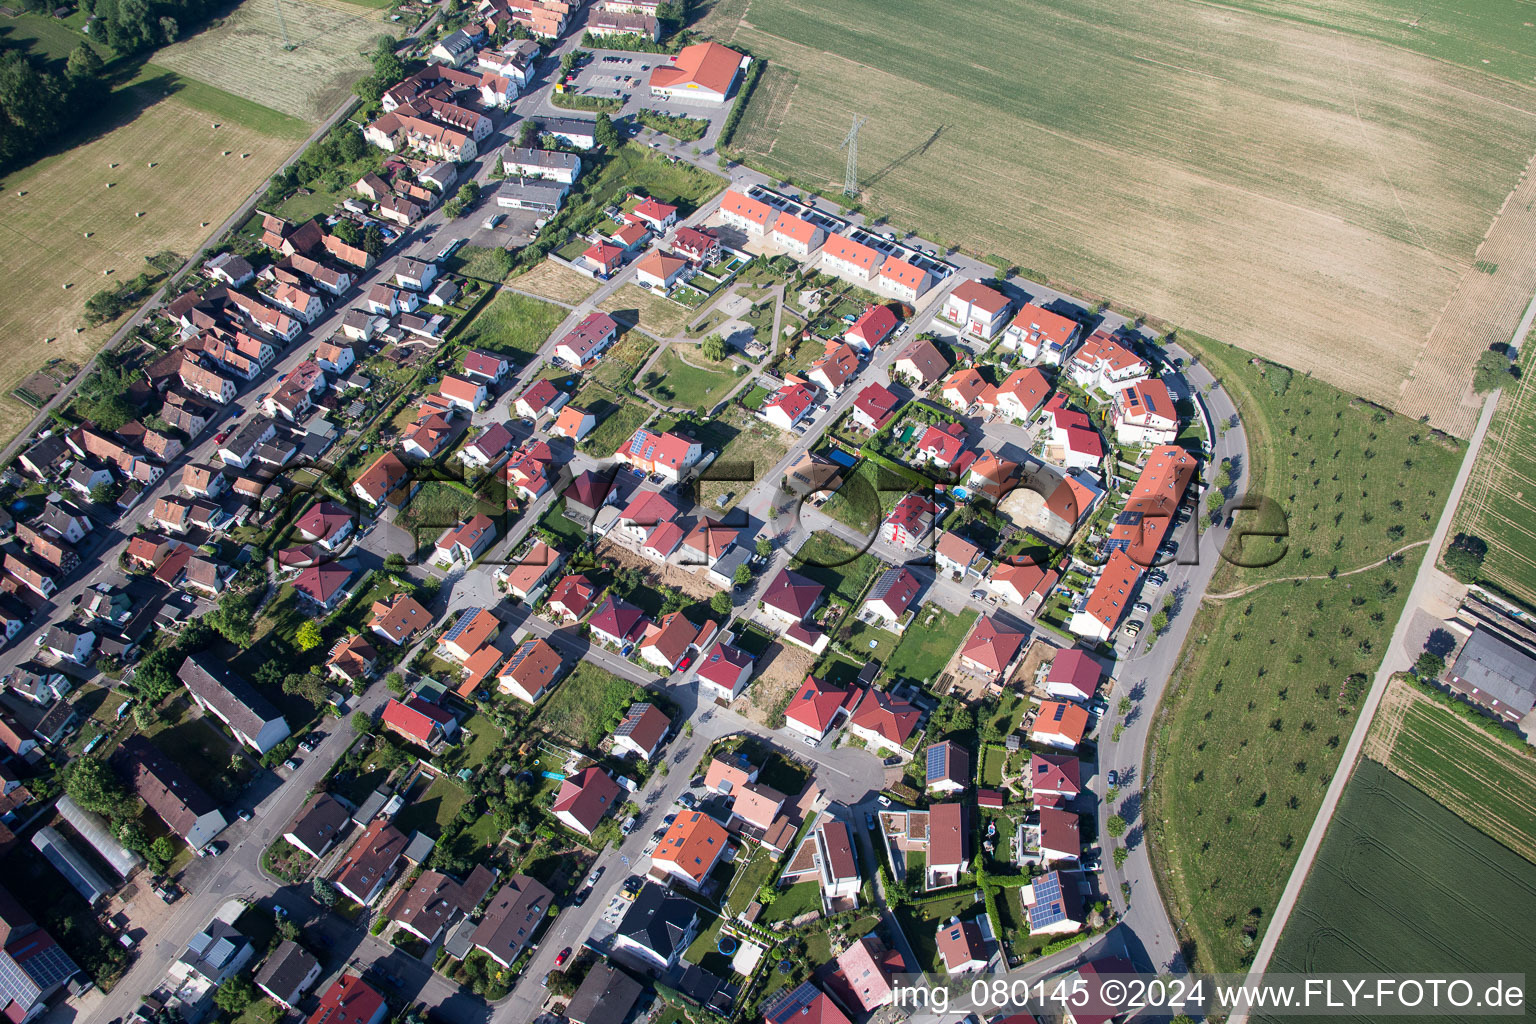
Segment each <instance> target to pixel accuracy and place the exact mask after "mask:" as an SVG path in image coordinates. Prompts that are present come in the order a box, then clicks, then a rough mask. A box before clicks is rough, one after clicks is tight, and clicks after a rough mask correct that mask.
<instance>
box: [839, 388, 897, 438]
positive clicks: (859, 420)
mask: <svg viewBox="0 0 1536 1024" xmlns="http://www.w3.org/2000/svg"><path fill="white" fill-rule="evenodd" d="M900 405H901V399H899V398H897V397H896V396H895V395H894V394H892V393H891V391H890V389H889V388H886V387H883V386H882V385H879V384H868V385H865V387H864V390H863V391H860V392H859V395H858V397H857V398H855V399H854V400H853V415H852V417H851V418H852V421H853V423H854V425H855V426H857V427H859V428H860V429H862V430H868V431H870V432H874V431H876V430H879V429H880V428H881V427H883V426H885V425H886V424H887V423H889V422H890V419H891V417H892V416H894V415H895V414H896V409H897V408H898V407H899V406H900Z"/></svg>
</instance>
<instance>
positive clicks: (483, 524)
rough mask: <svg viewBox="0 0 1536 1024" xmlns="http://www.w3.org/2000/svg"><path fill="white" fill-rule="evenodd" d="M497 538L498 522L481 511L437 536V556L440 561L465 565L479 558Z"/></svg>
mask: <svg viewBox="0 0 1536 1024" xmlns="http://www.w3.org/2000/svg"><path fill="white" fill-rule="evenodd" d="M495 539H496V524H495V523H493V522H491V518H490V516H487V515H485V514H484V513H480V514H478V515H476V516H474V517H473V518H472V519H469V520H467V521H466V522H463V523H460V524H459V525H458V526H455V527H453V528H451V529H448V530H445V531H443V535H442V536H441V537H439V538H437V551H436V556H437V559H438V561H440V562H448V563H449V564H457V563H459V562H463V563H464V564H465V565H468V564H470V563H472V562H473V561H474V560H475V559H477V558H479V557H480V556H481V555H482V554H483V553H484V552H485V549H486V548H488V547H490V546H491V541H493V540H495Z"/></svg>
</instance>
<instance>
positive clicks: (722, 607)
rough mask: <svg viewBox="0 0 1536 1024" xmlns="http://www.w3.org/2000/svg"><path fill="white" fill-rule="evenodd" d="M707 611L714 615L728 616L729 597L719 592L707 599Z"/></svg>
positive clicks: (729, 608) (729, 607)
mask: <svg viewBox="0 0 1536 1024" xmlns="http://www.w3.org/2000/svg"><path fill="white" fill-rule="evenodd" d="M709 610H710V611H712V612H714V613H715V614H716V615H729V614H730V613H731V595H730V594H727V593H726V592H725V591H723V590H722V591H719V592H717V593H716V594H715V596H714V597H711V598H710V599H709Z"/></svg>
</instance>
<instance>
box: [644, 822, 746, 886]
mask: <svg viewBox="0 0 1536 1024" xmlns="http://www.w3.org/2000/svg"><path fill="white" fill-rule="evenodd" d="M729 842H730V834H729V833H728V832H726V830H725V829H724V828H723V827H722V826H721V825H720V823H719V822H717V821H715V819H713V818H711V817H710V816H709V815H707V814H704V813H703V812H701V811H688V812H685V813H682V814H679V815H678V817H677V820H676V821H674V822H673V823H672V826H671V827H670V828H669V829H667V832H666V834H665V835H663V836H662V837H661V843H660V844H659V845H658V846H657V847H656V850H655V852H654V853H652V854H651V868H652V870H653V871H661V872H664V873H665V874H667V875H669V876H671V877H672V879H673V880H675V881H677V882H679V883H681V884H683V885H685V886H687V887H688V888H690V889H693V890H695V891H698V890H700V889H702V888H703V887H704V883H705V881H707V880H708V878H709V875H710V872H712V871H714V870H715V865H716V864H718V863H720V858H721V857H722V856H724V854H725V850H726V847H727V846H728V845H729Z"/></svg>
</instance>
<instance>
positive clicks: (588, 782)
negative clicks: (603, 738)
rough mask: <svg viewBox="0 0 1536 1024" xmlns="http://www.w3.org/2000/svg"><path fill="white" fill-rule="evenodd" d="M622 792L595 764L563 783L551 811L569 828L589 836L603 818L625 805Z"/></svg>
mask: <svg viewBox="0 0 1536 1024" xmlns="http://www.w3.org/2000/svg"><path fill="white" fill-rule="evenodd" d="M623 793H624V791H623V790H622V789H620V788H619V784H618V783H617V782H614V781H613V778H612V777H611V776H609V774H608V773H607V772H605V771H603V770H602V769H601V768H599V767H598V766H597V765H595V764H594V765H591V766H590V767H587V768H583V769H582V770H581V771H579V772H577V773H576V774H575V775H572V776H570V777H569V778H567V779H566V780H565V781H564V782H562V783H560V791H559V792H558V793H556V794H555V802H554V805H553V806H552V807H551V808H550V812H551V813H552V814H554V816H555V817H556V818H557V819H559V821H560V823H561V824H563V825H564V826H565V827H566V828H569V829H571V830H573V831H575V832H579V833H581V834H582V835H584V836H590V835H591V834H592V831H593V829H595V828H597V825H598V822H600V821H602V820H603V816H604V815H606V814H608V813H609V812H610V811H612V810H614V809H615V808H616V807H618V806H619V805H620V804H621V803H623V802H624V796H623Z"/></svg>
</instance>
